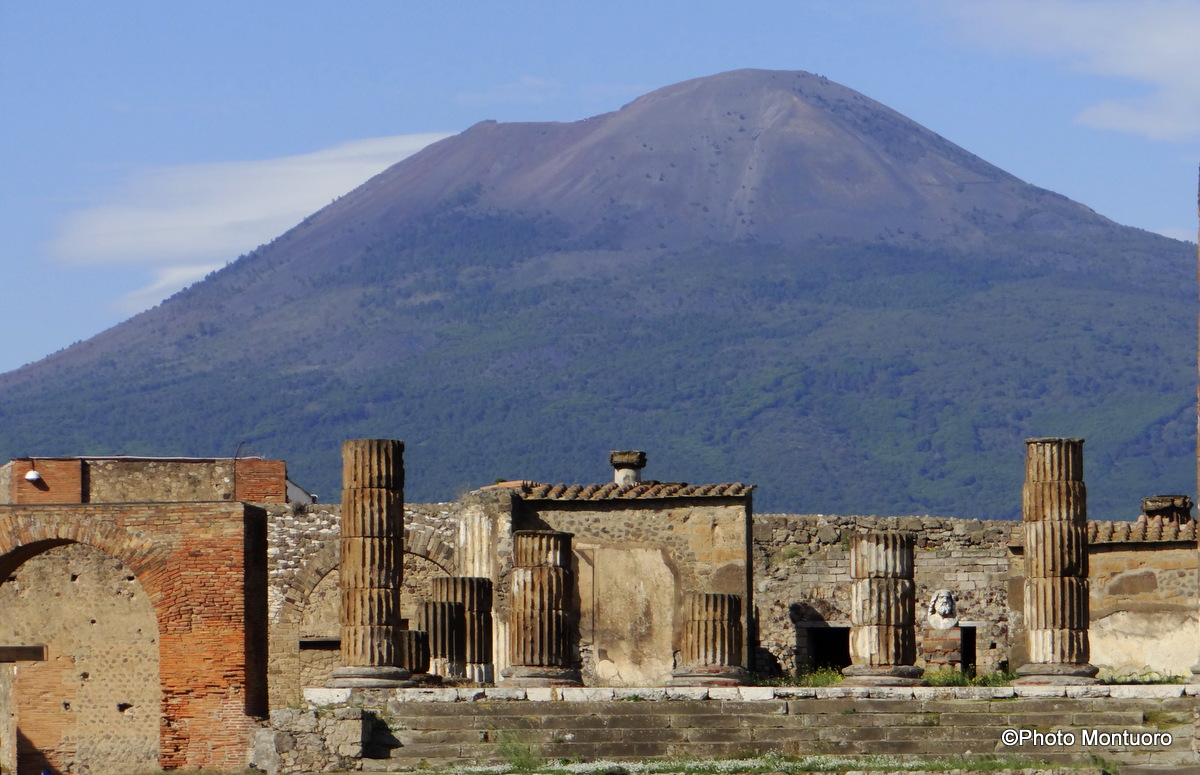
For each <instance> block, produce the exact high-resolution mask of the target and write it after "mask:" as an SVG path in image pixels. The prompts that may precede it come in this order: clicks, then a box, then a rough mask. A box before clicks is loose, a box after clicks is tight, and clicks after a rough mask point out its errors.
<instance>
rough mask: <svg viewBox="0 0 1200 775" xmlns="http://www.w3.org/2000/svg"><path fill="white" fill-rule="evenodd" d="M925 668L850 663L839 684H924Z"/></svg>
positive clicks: (843, 671)
mask: <svg viewBox="0 0 1200 775" xmlns="http://www.w3.org/2000/svg"><path fill="white" fill-rule="evenodd" d="M924 674H925V670H924V668H920V667H915V666H913V665H850V667H846V668H843V669H842V675H843V676H845V678H844V679H842V682H841V683H840V684H838V686H924V685H925V681H923V680H922V679H921V676H923V675H924Z"/></svg>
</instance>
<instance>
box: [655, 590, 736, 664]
mask: <svg viewBox="0 0 1200 775" xmlns="http://www.w3.org/2000/svg"><path fill="white" fill-rule="evenodd" d="M681 635H682V637H681V638H680V643H679V645H680V654H679V665H678V666H677V667H676V668H675V670H674V671H673V673H672V676H671V679H670V680H669V681H668V682H667V683H668V685H670V686H738V685H740V684H743V683H745V682H746V679H747V677H748V675H747V673H746V669H745V668H743V667H742V598H741V596H740V595H721V594H700V593H694V592H689V593H688V594H686V595H684V600H683V628H682V632H681Z"/></svg>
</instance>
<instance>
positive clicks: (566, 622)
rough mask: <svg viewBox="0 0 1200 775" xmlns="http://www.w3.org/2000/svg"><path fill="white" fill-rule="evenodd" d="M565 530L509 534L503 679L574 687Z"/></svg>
mask: <svg viewBox="0 0 1200 775" xmlns="http://www.w3.org/2000/svg"><path fill="white" fill-rule="evenodd" d="M570 559H571V534H570V533H560V532H556V531H553V530H518V531H516V532H515V533H513V565H514V566H515V567H514V568H513V572H512V613H511V619H510V621H509V660H510V662H511V665H510V666H509V667H507V668H505V669H504V671H503V673H502V677H503V679H504V681H503V682H504V683H506V684H509V685H513V686H579V685H580V684H581V681H580V677H579V669H578V667H577V666H576V663H577V662H578V655H577V654H576V649H575V648H574V646H573V640H574V639H573V637H572V631H573V626H574V618H575V616H574V614H575V611H574V607H575V605H574V604H575V579H574V575H573V574H572V572H571V568H570Z"/></svg>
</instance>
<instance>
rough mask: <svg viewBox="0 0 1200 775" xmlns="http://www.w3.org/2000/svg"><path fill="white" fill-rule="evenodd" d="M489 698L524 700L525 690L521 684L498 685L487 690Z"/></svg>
mask: <svg viewBox="0 0 1200 775" xmlns="http://www.w3.org/2000/svg"><path fill="white" fill-rule="evenodd" d="M487 698H488V699H489V700H523V699H525V690H524V689H523V688H521V687H520V686H497V687H494V688H491V689H488V690H487Z"/></svg>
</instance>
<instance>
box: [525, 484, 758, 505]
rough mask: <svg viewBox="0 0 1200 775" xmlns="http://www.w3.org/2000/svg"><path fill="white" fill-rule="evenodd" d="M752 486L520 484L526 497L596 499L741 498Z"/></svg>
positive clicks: (535, 498) (574, 499)
mask: <svg viewBox="0 0 1200 775" xmlns="http://www.w3.org/2000/svg"><path fill="white" fill-rule="evenodd" d="M753 489H754V485H752V484H742V483H741V482H731V483H724V484H686V483H684V482H642V483H640V484H627V485H618V484H615V483H613V482H609V483H607V484H589V485H580V484H539V483H537V482H526V483H525V484H523V485H522V487H521V497H522V498H524V499H525V500H554V501H598V500H650V499H655V498H742V497H745V496H747V495H749V494H750V491H751V490H753Z"/></svg>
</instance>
